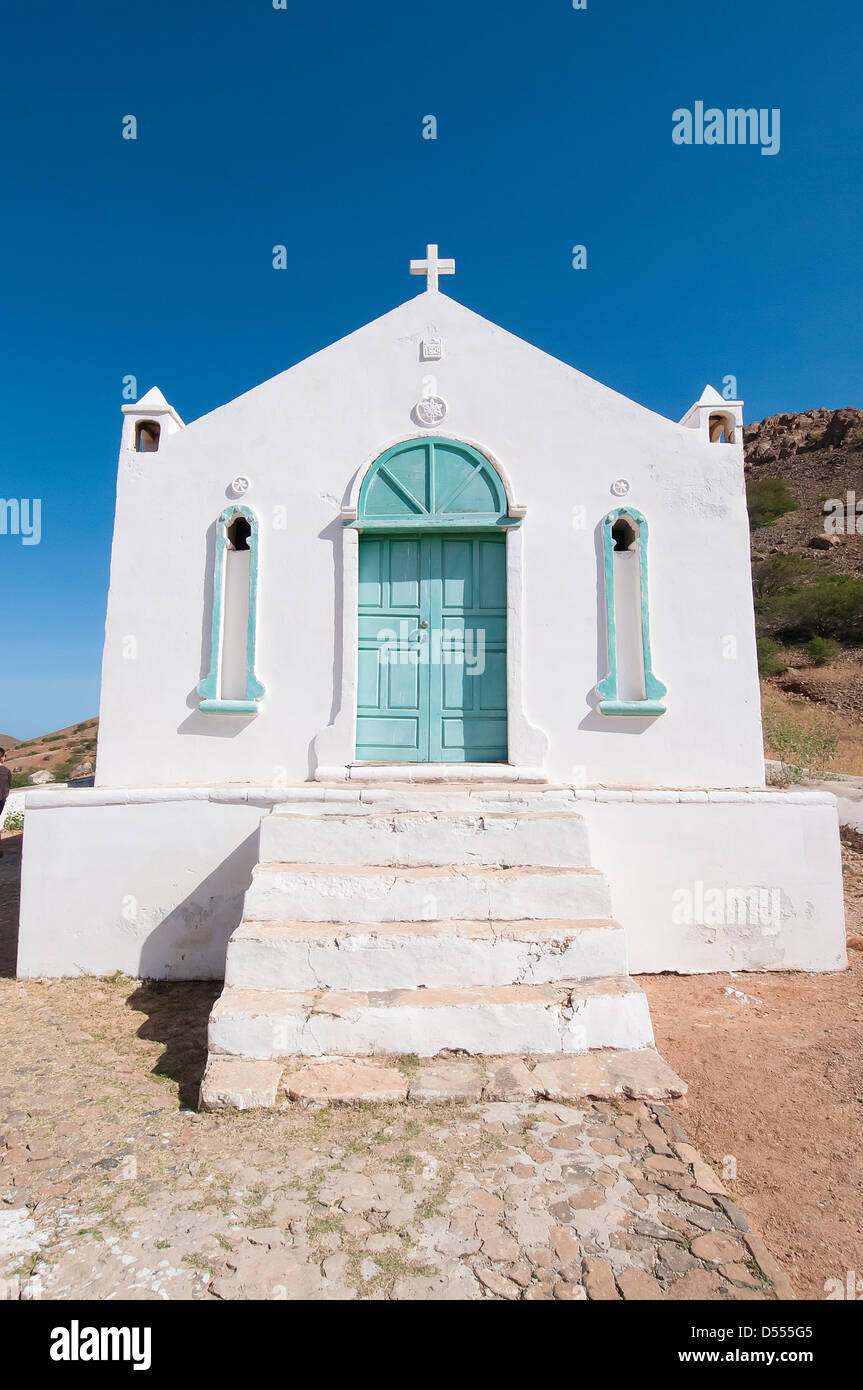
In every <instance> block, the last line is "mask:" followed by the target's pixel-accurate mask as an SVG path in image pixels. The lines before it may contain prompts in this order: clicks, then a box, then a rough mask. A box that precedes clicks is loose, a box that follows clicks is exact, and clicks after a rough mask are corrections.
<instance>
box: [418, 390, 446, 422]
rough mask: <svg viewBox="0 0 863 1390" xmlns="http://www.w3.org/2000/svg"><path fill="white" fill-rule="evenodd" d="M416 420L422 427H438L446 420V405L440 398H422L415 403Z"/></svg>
mask: <svg viewBox="0 0 863 1390" xmlns="http://www.w3.org/2000/svg"><path fill="white" fill-rule="evenodd" d="M416 413H417V418H418V419H419V420H421V421H422V423H423V424H424V425H439V424H440V423H441V421H442V420H444V419H445V418H446V413H447V404H446V401H444V400H441V398H440V396H424V397H423V399H422V400H421V401H419V402H418V403H417V407H416Z"/></svg>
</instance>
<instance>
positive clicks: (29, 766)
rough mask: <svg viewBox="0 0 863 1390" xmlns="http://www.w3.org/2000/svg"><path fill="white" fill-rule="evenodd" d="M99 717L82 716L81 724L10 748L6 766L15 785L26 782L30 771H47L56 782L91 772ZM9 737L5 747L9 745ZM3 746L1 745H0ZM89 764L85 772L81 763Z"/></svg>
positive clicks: (25, 783) (94, 759)
mask: <svg viewBox="0 0 863 1390" xmlns="http://www.w3.org/2000/svg"><path fill="white" fill-rule="evenodd" d="M98 729H99V721H98V719H85V720H84V721H83V722H82V723H80V724H70V725H69V726H68V728H66V729H58V730H56V731H55V732H54V733H51V734H43V735H42V737H41V738H31V739H27V740H25V742H24V743H18V744H16V745H15V747H14V748H11V751H10V752H9V755H8V757H7V758H6V765H7V767H8V768H9V770H10V772H11V773H12V782H13V785H14V786H27V785H29V777H30V774H31V773H33V772H43V771H47V772H50V773H51V775H52V779H53V780H54V781H55V782H65V781H67V780H68V778H69V777H74V776H79V777H82V776H87V775H89V774H92V772H93V768H94V767H95V765H96V736H97V733H98ZM11 743H12V740H10V743H9V744H6V745H5V746H6V747H7V748H10V745H11ZM2 746H4V745H2V744H0V747H2ZM86 763H90V768H89V769H88V770H87V771H85V770H84V764H86Z"/></svg>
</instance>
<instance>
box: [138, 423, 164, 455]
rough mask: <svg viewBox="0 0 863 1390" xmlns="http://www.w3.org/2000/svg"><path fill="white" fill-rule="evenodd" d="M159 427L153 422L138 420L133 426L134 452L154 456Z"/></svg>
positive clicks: (159, 431)
mask: <svg viewBox="0 0 863 1390" xmlns="http://www.w3.org/2000/svg"><path fill="white" fill-rule="evenodd" d="M160 433H161V429H160V426H159V425H158V424H157V423H156V421H155V420H138V421H137V422H136V424H135V451H136V453H139V454H155V453H156V451H157V449H158V447H159V435H160Z"/></svg>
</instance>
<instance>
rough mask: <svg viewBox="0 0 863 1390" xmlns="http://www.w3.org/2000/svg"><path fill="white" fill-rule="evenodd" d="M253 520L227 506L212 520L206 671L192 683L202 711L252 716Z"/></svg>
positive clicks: (244, 510)
mask: <svg viewBox="0 0 863 1390" xmlns="http://www.w3.org/2000/svg"><path fill="white" fill-rule="evenodd" d="M257 595H258V520H257V517H256V516H255V514H254V512H252V511H250V510H249V508H248V507H239V506H235V507H228V508H226V510H225V511H223V512H222V515H221V516H220V517H219V520H218V521H217V522H216V553H215V560H214V565H213V594H212V598H213V621H212V626H211V636H210V669H209V671H208V672H207V675H206V676H205V677H204V679H203V680H202V681H201V683H200V684H199V686H198V694H199V695H200V696H201V697H202V699H201V704H200V709H201V710H202V711H203V712H204V713H205V714H257V712H258V705H257V703H256V702H257V701H258V700H259V699H260V698H261V696H262V695H263V694H264V687H263V685H262V684H261V682H260V681H259V680H258V678H257V675H256V674H255V645H256V637H257Z"/></svg>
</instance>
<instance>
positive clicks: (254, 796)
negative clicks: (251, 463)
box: [24, 782, 836, 811]
mask: <svg viewBox="0 0 863 1390" xmlns="http://www.w3.org/2000/svg"><path fill="white" fill-rule="evenodd" d="M408 785H410V784H408ZM413 785H417V784H416V783H414V784H413ZM424 785H425V788H426V790H427V791H431V790H433V786H434V784H430V783H428V782H425V783H424ZM448 785H449V786H450V790H451V789H452V788H451V784H447V783H442V784H441V787H442V789H443V788H444V787H447V786H448ZM382 790H383V789H381V792H377V791H375V790H374V789H372V788H369V789H363V788H361V787H359V786H354V787H350V786H347V785H346V786H341V787H325V786H323V785H322V784H321V783H308V782H303V783H298V784H297V785H295V786H290V787H279V788H273V787H264V786H229V787H69V788H64V789H62V790H60V789H57V790H55V791H50V790H48V789H47V788H46V789H42V788H40V789H38V790H35V789H34V790H32V791H28V792H27V794H26V799H25V803H24V804H25V808H26V809H27V810H28V811H39V810H48V809H57V808H59V807H63V808H64V809H71V808H72V807H76V806H79V807H88V806H150V805H157V804H159V803H163V802H171V801H211V802H215V803H216V804H221V805H228V806H246V805H248V806H257V807H259V808H260V809H261V810H266V809H267V808H268V807H273V806H282V805H285V804H287V803H290V802H303V801H308V802H317V803H320V802H331V803H336V804H338V803H342V804H344V803H345V802H351V803H354V804H356V803H368V804H369V805H374V804H375V802H376V801H377V800H378V799H379V798H380V797H381V795H382ZM466 791H467V795H468V796H469V797H470V798H471V799H476V800H477V801H479V800H481V799H483V798H485V799H489V798H490V799H492V800H493V801H496V802H497V801H514V802H515V801H522V800H523V799H524V798H525V796H532V797H535V798H537V799H542V798H543V797H557V798H560V797H564V798H567V799H571V800H573V801H594V802H615V803H616V802H633V803H637V804H639V805H650V804H653V805H657V804H659V805H662V804H671V803H684V804H692V805H698V804H711V803H712V804H714V805H729V804H734V805H741V804H747V803H749V804H752V805H758V806H764V805H770V804H774V805H778V806H832V805H835V804H836V797H835V795H834V794H833V793H832V792H824V791H799V790H795V791H777V790H775V789H773V788H768V789H761V788H757V787H756V788H745V787H741V788H734V787H732V788H727V787H722V788H719V787H717V788H714V789H711V788H696V789H693V788H685V787H684V788H674V787H660V788H656V789H651V788H645V787H638V788H626V787H552V786H544V787H543V786H537V785H535V784H531V783H529V782H524V783H522V784H521V785H520V786H519V787H518V788H517V789H516V788H514V787H501V788H500V790H495V791H492V790H490V789H489V788H484V789H483V791H479V790H471V789H470V788H467V789H466Z"/></svg>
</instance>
